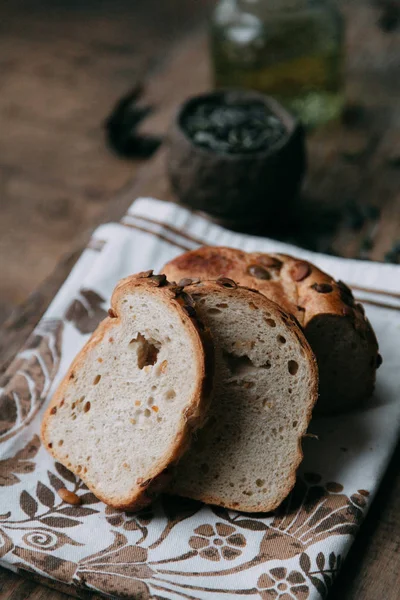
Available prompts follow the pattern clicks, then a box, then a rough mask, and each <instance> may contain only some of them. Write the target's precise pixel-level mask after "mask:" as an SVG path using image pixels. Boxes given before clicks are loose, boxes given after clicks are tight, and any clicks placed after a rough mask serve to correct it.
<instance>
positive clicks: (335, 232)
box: [0, 0, 400, 600]
mask: <svg viewBox="0 0 400 600" xmlns="http://www.w3.org/2000/svg"><path fill="white" fill-rule="evenodd" d="M178 4H179V3H177V6H178ZM196 4H197V3H196ZM342 6H343V9H344V12H345V14H346V17H347V23H348V34H347V40H348V41H347V46H348V65H347V90H346V95H347V97H348V99H349V103H350V104H351V106H352V109H351V110H348V111H347V119H346V123H347V125H343V124H336V125H334V126H331V127H328V128H326V129H325V130H320V131H319V132H317V133H316V134H314V135H313V136H311V137H310V138H309V141H308V147H309V161H310V169H309V173H308V176H307V180H306V182H305V186H304V191H303V194H302V199H301V202H299V203H298V207H297V209H296V211H294V213H293V214H292V215H291V219H290V225H291V228H290V231H289V232H286V234H285V235H283V237H285V236H286V239H289V240H290V241H292V242H297V243H300V244H302V245H304V246H307V247H310V248H313V249H316V250H320V251H330V252H335V253H337V254H340V255H343V256H349V257H359V258H360V257H362V258H369V259H374V260H383V259H384V256H385V254H386V253H387V251H388V250H389V249H390V248H391V247H392V245H393V243H394V242H395V241H397V240H399V239H400V166H399V165H400V106H399V103H398V98H399V97H400V78H399V77H398V73H399V72H400V28H397V29H394V30H392V31H391V32H385V31H384V30H383V29H382V27H381V26H379V22H380V19H381V17H382V13H381V8H380V7H379V3H375V4H373V3H371V2H368V1H367V0H348V1H346V2H345V1H343V2H342ZM153 8H154V7H153ZM209 81H210V80H209V71H208V61H207V51H206V40H205V36H204V32H200V33H199V34H198V35H196V36H188V37H186V38H185V39H183V40H180V41H178V42H177V43H176V45H175V48H174V50H173V51H172V53H171V54H170V55H169V56H168V58H167V60H165V62H164V64H163V66H162V68H161V67H160V68H159V69H158V70H157V72H153V73H152V74H151V75H149V76H148V77H147V86H146V92H145V95H144V97H143V99H142V102H143V103H148V102H151V103H152V104H154V105H155V107H156V110H155V112H154V114H153V115H152V116H151V118H149V119H148V120H146V122H145V123H143V127H142V129H143V131H146V132H151V133H164V132H165V131H166V129H167V127H168V123H169V121H170V119H171V118H172V115H173V114H174V111H175V110H176V108H177V106H178V104H179V103H180V102H181V101H182V100H184V98H185V97H186V96H187V95H188V94H191V93H196V92H198V91H202V90H204V89H206V88H207V87H209ZM164 162H165V151H164V150H163V149H161V150H160V151H159V152H158V153H157V155H156V156H155V157H154V158H153V159H151V160H149V161H148V162H147V163H146V164H145V165H144V166H143V167H141V169H139V170H136V174H135V178H134V180H133V181H131V182H129V183H127V184H126V185H125V187H124V188H122V189H121V190H120V191H119V192H118V193H116V194H114V195H113V196H112V200H111V201H108V202H106V203H105V204H104V205H101V206H102V208H101V210H98V211H96V212H95V213H94V214H93V215H91V217H90V220H89V221H90V225H91V227H93V226H95V225H97V224H99V223H101V222H106V221H109V220H117V219H118V218H119V217H120V216H122V215H123V213H124V212H125V210H126V209H127V207H128V206H129V205H130V203H131V202H132V201H133V200H134V198H135V197H137V196H138V195H152V196H156V197H160V198H163V199H165V200H168V199H172V200H174V198H173V195H172V194H171V191H170V189H169V186H168V182H167V180H166V177H165V169H164ZM0 166H1V165H0ZM18 181H19V180H18ZM100 181H102V179H101V180H100ZM123 182H124V181H123V178H122V179H120V180H119V184H118V181H117V180H116V183H115V186H118V185H121V184H122V183H123ZM19 185H21V184H20V183H19ZM101 185H102V184H100V187H101ZM101 189H102V188H101ZM105 189H106V191H107V190H108V191H109V192H112V191H113V190H112V189H110V188H107V187H106V188H105ZM368 205H373V206H375V207H377V208H378V209H379V211H380V216H379V218H378V219H375V218H370V219H367V220H365V222H364V223H361V224H360V214H359V211H358V212H357V211H355V210H354V208H352V206H361V207H366V206H368ZM365 210H366V209H365ZM366 212H367V213H368V210H366ZM369 214H371V211H370V210H369ZM89 221H88V222H89ZM268 233H269V232H268ZM89 235H90V232H89V231H88V230H87V224H86V229H83V230H80V232H79V235H76V237H75V242H74V243H75V247H74V248H71V246H70V250H69V252H68V253H67V255H66V256H65V257H64V260H63V261H62V262H60V263H59V265H58V266H57V267H56V268H55V269H54V272H53V274H52V275H50V276H49V277H48V278H47V280H46V281H45V282H44V283H43V284H42V286H40V287H39V288H38V289H37V291H36V292H35V293H34V294H33V295H32V296H30V297H29V298H28V300H27V301H25V302H24V303H23V304H22V305H21V306H20V307H19V308H18V309H17V311H16V312H15V313H14V314H13V315H12V316H11V317H10V318H9V319H8V320H7V321H6V323H5V324H4V326H3V327H2V329H1V330H0V369H4V368H5V367H6V365H7V364H8V363H9V361H10V360H11V359H12V357H13V356H14V355H15V353H16V352H17V350H18V349H19V348H20V346H21V345H22V343H23V341H24V340H25V339H26V337H27V335H28V334H29V333H30V331H31V330H32V328H33V327H34V325H35V324H36V322H37V321H38V320H39V318H40V317H41V315H42V314H43V312H44V310H45V309H46V307H47V305H48V304H49V302H50V301H51V299H52V298H53V297H54V294H55V293H56V291H57V289H58V288H59V286H60V285H61V283H62V282H63V281H64V279H65V278H66V277H67V275H68V273H69V271H70V269H71V268H72V266H73V264H74V262H75V260H76V259H77V257H78V256H79V252H80V248H81V246H82V245H83V244H84V243H85V242H86V240H87V239H88V237H89ZM399 459H400V448H399V449H398V450H397V451H396V454H395V456H394V458H393V461H392V463H391V466H390V468H389V470H388V472H387V475H386V477H385V480H384V482H383V484H382V486H381V488H380V490H379V493H378V495H377V498H376V499H375V501H374V504H373V506H372V509H371V511H370V514H369V516H368V517H367V520H366V522H365V524H364V525H363V526H362V528H361V531H360V534H359V535H358V537H357V539H356V541H355V543H354V546H353V548H352V550H351V552H350V555H349V557H348V559H347V561H346V563H345V565H344V568H343V571H342V574H341V575H340V577H339V579H338V581H337V583H336V584H335V588H334V590H333V591H332V593H331V598H332V599H336V600H376V599H378V598H379V599H381V598H382V600H383V599H385V600H397V598H398V596H399V593H398V590H399V589H400V554H399V552H398V548H399V545H400V509H399V508H398V501H397V498H398V497H399V495H400V474H399V470H398V463H399ZM0 574H1V576H0V599H1V600H18V599H21V600H22V598H24V599H25V598H27V599H29V600H32V599H33V598H34V599H35V600H36V599H39V598H43V599H47V598H52V599H54V600H61V599H62V598H65V596H64V595H63V594H61V593H58V592H55V591H48V590H46V589H45V588H43V587H42V586H40V585H39V584H36V583H34V582H26V581H24V580H21V579H20V578H18V577H17V576H15V575H9V574H7V573H6V572H4V571H0ZM95 597H96V596H93V598H95Z"/></svg>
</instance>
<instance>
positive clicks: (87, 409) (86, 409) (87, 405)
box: [83, 402, 90, 413]
mask: <svg viewBox="0 0 400 600" xmlns="http://www.w3.org/2000/svg"><path fill="white" fill-rule="evenodd" d="M89 410H90V402H86V404H85V406H84V407H83V412H85V413H87V412H89Z"/></svg>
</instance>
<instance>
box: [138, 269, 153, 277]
mask: <svg viewBox="0 0 400 600" xmlns="http://www.w3.org/2000/svg"><path fill="white" fill-rule="evenodd" d="M153 272H154V271H153V269H149V270H148V271H141V272H140V273H138V274H137V275H136V277H137V278H138V279H147V278H148V277H151V276H152V275H153Z"/></svg>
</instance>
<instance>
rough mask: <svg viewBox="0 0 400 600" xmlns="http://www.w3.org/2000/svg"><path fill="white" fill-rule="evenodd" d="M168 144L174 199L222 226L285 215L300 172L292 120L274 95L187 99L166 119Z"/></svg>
mask: <svg viewBox="0 0 400 600" xmlns="http://www.w3.org/2000/svg"><path fill="white" fill-rule="evenodd" d="M167 147H168V152H167V170H168V174H169V178H170V182H171V186H172V188H173V190H174V192H175V193H176V195H177V196H178V198H179V200H180V201H181V202H182V203H183V204H187V205H189V206H191V207H192V208H195V209H197V210H201V211H204V212H206V213H208V214H209V215H211V216H212V217H214V218H216V219H217V220H219V221H221V222H222V223H224V224H226V225H228V226H235V225H236V226H237V225H238V224H239V225H240V226H247V225H251V224H252V223H256V224H258V225H260V224H261V222H265V220H266V219H271V218H272V217H274V216H275V215H278V214H279V213H282V212H284V211H285V210H286V209H287V207H288V205H289V204H290V203H291V202H292V201H293V200H294V198H295V197H296V195H297V193H298V190H299V187H300V185H301V182H302V179H303V176H304V172H305V167H306V153H305V144H304V132H303V129H302V127H301V126H300V124H299V123H298V121H297V120H296V119H295V118H294V117H293V116H292V115H291V114H290V113H288V112H287V110H285V109H284V108H283V107H282V106H281V105H280V104H279V103H278V102H276V101H275V100H274V99H273V98H270V97H268V96H264V95H263V94H259V93H257V92H251V91H244V90H221V91H215V92H210V93H207V94H202V95H199V96H195V97H192V98H189V99H188V100H187V101H186V102H184V103H183V104H182V105H181V107H180V108H179V110H178V112H177V114H176V116H175V118H174V120H173V122H172V125H171V128H170V131H169V135H168V138H167Z"/></svg>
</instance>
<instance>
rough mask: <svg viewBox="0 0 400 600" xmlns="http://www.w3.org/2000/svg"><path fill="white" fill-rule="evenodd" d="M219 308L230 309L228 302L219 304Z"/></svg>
mask: <svg viewBox="0 0 400 600" xmlns="http://www.w3.org/2000/svg"><path fill="white" fill-rule="evenodd" d="M217 306H218V308H228V304H226V302H222V303H221V304H217Z"/></svg>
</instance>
